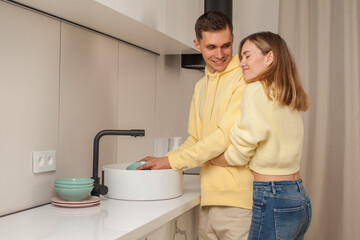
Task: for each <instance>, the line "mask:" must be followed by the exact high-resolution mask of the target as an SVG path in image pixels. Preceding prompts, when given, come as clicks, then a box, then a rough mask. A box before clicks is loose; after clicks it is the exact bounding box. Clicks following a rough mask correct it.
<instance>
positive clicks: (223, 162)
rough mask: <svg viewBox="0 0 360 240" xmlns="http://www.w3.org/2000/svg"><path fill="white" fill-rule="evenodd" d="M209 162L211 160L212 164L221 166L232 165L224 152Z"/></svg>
mask: <svg viewBox="0 0 360 240" xmlns="http://www.w3.org/2000/svg"><path fill="white" fill-rule="evenodd" d="M209 162H210V164H211V165H214V166H219V167H228V166H230V165H229V164H228V162H227V161H226V159H225V157H224V154H223V153H222V154H220V155H219V156H217V157H214V158H213V159H210V160H209Z"/></svg>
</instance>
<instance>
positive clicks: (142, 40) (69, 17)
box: [17, 0, 202, 54]
mask: <svg viewBox="0 0 360 240" xmlns="http://www.w3.org/2000/svg"><path fill="white" fill-rule="evenodd" d="M166 1H168V0H166ZM172 1H175V0H172ZM197 1H202V0H196V2H197ZM17 2H19V3H21V4H23V5H24V6H29V7H31V8H32V9H37V10H40V11H42V12H44V13H49V14H51V15H52V16H56V17H59V18H62V19H64V20H66V21H70V22H73V23H76V24H79V25H82V26H85V27H87V28H90V29H93V30H95V31H99V32H102V33H105V34H107V35H109V36H112V37H114V38H117V39H121V40H123V41H126V42H129V43H131V44H134V45H137V46H139V47H141V48H144V49H147V50H149V51H152V52H155V53H158V54H180V53H183V52H188V53H191V52H196V50H195V49H194V48H193V46H192V44H191V45H186V44H184V43H183V42H181V41H179V40H177V39H175V38H173V37H171V36H169V35H167V34H166V31H165V21H166V19H165V6H166V2H165V0H151V1H150V0H149V1H147V0H137V1H134V0H123V1H115V0H114V1H109V0H76V1H73V0H61V1H58V0H37V1H32V0H18V1H17ZM179 2H182V1H179ZM186 2H190V0H187V1H186ZM194 6H197V4H195V5H194ZM184 10H185V9H184ZM183 13H184V16H183V17H184V18H187V17H188V15H187V12H186V11H183ZM164 19H165V20H164ZM191 38H192V37H191Z"/></svg>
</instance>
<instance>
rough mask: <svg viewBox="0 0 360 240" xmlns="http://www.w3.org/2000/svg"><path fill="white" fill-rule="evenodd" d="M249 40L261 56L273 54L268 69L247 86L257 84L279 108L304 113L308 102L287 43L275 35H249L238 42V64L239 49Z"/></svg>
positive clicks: (260, 33)
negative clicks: (258, 83)
mask: <svg viewBox="0 0 360 240" xmlns="http://www.w3.org/2000/svg"><path fill="white" fill-rule="evenodd" d="M248 40H249V41H251V42H253V43H254V44H255V45H256V46H257V47H258V48H259V49H260V50H261V52H262V53H263V54H264V55H266V54H268V53H269V52H270V51H272V53H273V57H274V60H273V62H272V63H271V64H270V65H269V67H268V68H267V69H266V70H265V71H264V72H263V73H262V74H260V75H259V76H258V77H256V78H255V79H253V80H251V81H250V82H255V81H260V82H261V83H262V84H263V86H264V88H265V92H266V94H267V96H268V98H269V99H274V100H275V101H277V102H278V103H279V104H280V105H285V106H289V107H290V108H293V109H296V110H298V111H306V110H307V109H308V108H309V100H308V97H307V95H306V93H305V91H304V89H303V87H302V85H301V82H300V77H299V74H298V70H297V67H296V64H295V61H294V59H293V57H292V55H291V53H290V51H289V49H288V47H287V45H286V42H285V41H284V40H283V39H282V38H281V37H280V36H279V35H278V34H275V33H272V32H258V33H254V34H251V35H249V36H247V37H246V38H244V39H243V40H242V41H241V42H240V46H239V57H240V61H241V60H242V56H241V50H242V47H243V46H244V43H245V42H246V41H248ZM248 82H249V81H248Z"/></svg>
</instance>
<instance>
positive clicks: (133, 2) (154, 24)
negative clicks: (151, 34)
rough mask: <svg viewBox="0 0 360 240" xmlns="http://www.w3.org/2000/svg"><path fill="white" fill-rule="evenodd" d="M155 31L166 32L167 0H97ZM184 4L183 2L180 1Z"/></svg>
mask: <svg viewBox="0 0 360 240" xmlns="http://www.w3.org/2000/svg"><path fill="white" fill-rule="evenodd" d="M95 1H97V2H99V3H102V4H104V5H106V6H108V7H110V8H112V9H114V10H116V11H118V12H120V13H122V14H124V15H126V16H128V17H130V18H132V19H134V20H136V21H138V22H141V23H143V24H145V25H147V26H149V27H151V28H153V29H156V30H158V31H160V32H164V1H165V0H121V1H119V0H95ZM180 2H182V1H180Z"/></svg>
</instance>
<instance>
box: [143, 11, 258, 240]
mask: <svg viewBox="0 0 360 240" xmlns="http://www.w3.org/2000/svg"><path fill="white" fill-rule="evenodd" d="M195 32H196V40H194V44H195V47H196V49H197V50H199V51H200V52H201V54H202V56H203V58H204V60H205V63H206V68H205V76H204V77H203V78H202V79H201V80H200V81H199V82H198V83H197V84H196V86H195V91H194V94H193V98H192V102H191V108H190V114H189V123H188V133H189V137H188V138H187V139H186V141H185V142H184V143H183V144H182V145H181V146H180V147H179V148H178V149H177V150H175V151H171V152H169V153H168V154H167V156H165V157H159V158H154V157H149V156H148V157H145V158H144V159H142V161H144V160H146V161H150V162H151V163H149V164H145V165H143V166H142V167H139V168H138V169H146V168H151V169H169V168H172V169H174V170H178V169H182V168H192V167H196V166H200V165H201V164H203V166H202V168H201V172H200V184H201V210H200V223H199V239H200V240H201V239H236V240H239V239H247V235H248V232H249V228H250V222H251V206H252V180H253V176H252V173H251V172H250V170H249V169H248V168H247V167H230V166H228V167H218V166H213V165H211V164H210V162H208V161H209V160H210V159H212V158H213V157H216V156H218V155H220V154H221V153H223V152H224V151H225V150H226V149H227V147H228V146H229V144H230V139H229V131H230V129H231V127H232V126H233V124H234V122H235V120H236V118H237V117H239V116H240V103H241V98H242V93H243V90H244V88H245V85H246V84H245V81H244V80H243V77H242V70H241V68H240V62H239V58H238V56H234V57H232V45H233V39H234V35H233V26H232V23H231V21H230V20H229V19H228V18H227V17H226V16H225V15H224V14H222V13H220V12H216V11H211V12H207V13H205V14H203V15H202V16H200V17H199V19H198V20H197V22H196V24H195Z"/></svg>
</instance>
